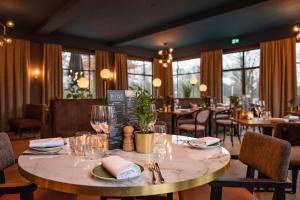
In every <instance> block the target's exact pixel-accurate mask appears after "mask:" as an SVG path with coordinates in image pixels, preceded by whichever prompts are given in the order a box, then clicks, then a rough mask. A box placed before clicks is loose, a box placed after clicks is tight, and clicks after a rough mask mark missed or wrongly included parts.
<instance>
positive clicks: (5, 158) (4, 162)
mask: <svg viewBox="0 0 300 200" xmlns="http://www.w3.org/2000/svg"><path fill="white" fill-rule="evenodd" d="M14 163H15V159H14V152H13V148H12V145H11V142H10V139H9V137H8V135H7V133H0V171H3V170H4V169H5V168H7V167H9V166H11V165H13V164H14Z"/></svg>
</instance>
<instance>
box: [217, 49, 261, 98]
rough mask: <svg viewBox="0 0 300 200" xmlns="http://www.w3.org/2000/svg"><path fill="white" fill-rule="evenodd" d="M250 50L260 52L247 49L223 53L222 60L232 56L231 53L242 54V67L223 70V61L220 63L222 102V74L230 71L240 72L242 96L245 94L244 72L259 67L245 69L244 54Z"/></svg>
mask: <svg viewBox="0 0 300 200" xmlns="http://www.w3.org/2000/svg"><path fill="white" fill-rule="evenodd" d="M252 50H260V49H259V48H257V47H256V48H248V49H241V50H237V51H228V52H226V53H223V55H222V60H223V56H224V55H226V54H232V53H242V57H243V59H242V67H240V68H233V69H223V61H222V101H224V99H223V97H224V94H223V73H224V72H231V71H240V72H241V76H242V77H241V78H242V87H241V88H242V95H245V94H246V72H247V70H255V69H259V68H260V65H259V66H255V67H245V52H247V51H252Z"/></svg>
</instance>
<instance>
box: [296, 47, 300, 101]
mask: <svg viewBox="0 0 300 200" xmlns="http://www.w3.org/2000/svg"><path fill="white" fill-rule="evenodd" d="M296 67H297V68H296V69H297V95H298V98H300V42H298V43H296Z"/></svg>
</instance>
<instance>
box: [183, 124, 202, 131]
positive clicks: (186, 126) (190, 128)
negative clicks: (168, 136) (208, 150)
mask: <svg viewBox="0 0 300 200" xmlns="http://www.w3.org/2000/svg"><path fill="white" fill-rule="evenodd" d="M179 129H181V130H186V131H195V124H181V125H179ZM202 130H205V126H202V125H200V124H197V131H202Z"/></svg>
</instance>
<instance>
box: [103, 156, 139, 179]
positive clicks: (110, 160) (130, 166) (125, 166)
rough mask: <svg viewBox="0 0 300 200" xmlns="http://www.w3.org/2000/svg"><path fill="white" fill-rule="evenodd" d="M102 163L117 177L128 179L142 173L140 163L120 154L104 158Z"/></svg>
mask: <svg viewBox="0 0 300 200" xmlns="http://www.w3.org/2000/svg"><path fill="white" fill-rule="evenodd" d="M102 164H103V167H104V168H105V169H106V170H107V171H109V172H110V173H111V174H112V175H113V176H114V177H116V178H117V179H128V178H132V177H135V176H138V175H139V174H141V169H140V167H139V166H138V165H136V164H134V163H133V162H129V161H127V160H125V159H123V158H121V157H119V156H109V157H106V158H103V159H102Z"/></svg>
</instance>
